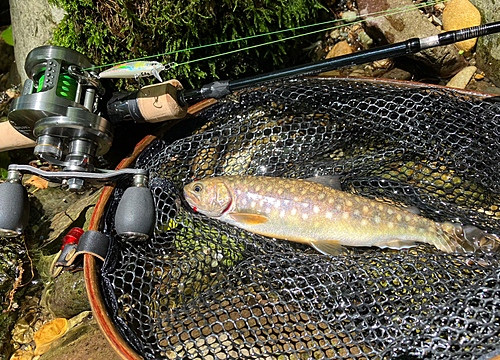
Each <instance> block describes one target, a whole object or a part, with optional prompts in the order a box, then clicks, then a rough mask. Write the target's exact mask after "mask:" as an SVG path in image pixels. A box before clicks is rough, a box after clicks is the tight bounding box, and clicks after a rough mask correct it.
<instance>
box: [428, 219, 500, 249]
mask: <svg viewBox="0 0 500 360" xmlns="http://www.w3.org/2000/svg"><path fill="white" fill-rule="evenodd" d="M437 230H438V232H437V235H438V236H437V239H438V241H437V242H436V243H434V245H435V246H436V247H437V248H438V249H440V250H442V251H445V252H448V253H452V252H458V253H466V252H493V251H498V250H499V249H500V238H499V237H498V236H497V235H495V234H489V233H487V232H485V231H482V230H480V229H478V228H477V227H475V226H470V225H467V226H461V225H459V224H453V223H450V222H445V223H441V224H438V229H437Z"/></svg>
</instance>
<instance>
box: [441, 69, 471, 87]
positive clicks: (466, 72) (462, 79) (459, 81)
mask: <svg viewBox="0 0 500 360" xmlns="http://www.w3.org/2000/svg"><path fill="white" fill-rule="evenodd" d="M476 70H477V68H476V67H475V66H468V67H466V68H465V69H462V70H461V71H460V72H459V73H458V74H456V75H455V76H453V77H452V78H451V80H450V81H449V82H448V83H447V84H446V86H448V87H452V88H457V89H465V87H466V86H467V84H468V83H469V81H470V79H471V78H472V76H473V75H474V74H475V73H476Z"/></svg>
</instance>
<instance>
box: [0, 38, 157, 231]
mask: <svg viewBox="0 0 500 360" xmlns="http://www.w3.org/2000/svg"><path fill="white" fill-rule="evenodd" d="M93 67H94V65H93V64H91V63H90V61H89V60H88V59H87V57H85V56H84V55H82V54H80V53H78V52H76V51H74V50H71V49H67V48H63V47H59V46H42V47H39V48H36V49H34V50H32V51H31V52H30V53H29V54H28V56H27V58H26V63H25V70H26V73H27V75H28V77H29V79H28V80H26V81H25V83H24V87H23V90H22V94H21V96H20V97H19V98H17V99H15V100H14V101H13V103H12V105H11V109H10V112H9V116H8V118H9V121H10V123H11V124H12V126H13V127H14V128H15V129H16V130H17V131H19V132H20V133H21V134H23V135H25V136H27V137H29V138H31V139H33V140H36V146H35V149H34V153H35V155H37V156H38V157H40V158H41V159H43V160H45V161H47V162H49V163H50V164H52V165H56V166H59V167H61V168H62V171H59V172H48V171H43V170H40V169H37V168H35V167H32V166H28V165H15V164H13V165H10V166H9V173H8V179H7V181H6V182H5V183H3V184H0V236H17V235H18V234H20V233H21V232H22V231H23V228H24V227H25V225H26V223H27V221H28V215H29V210H28V197H27V193H26V189H24V187H23V186H22V184H21V172H27V173H32V174H35V175H37V176H39V177H41V178H44V179H46V180H48V181H51V182H59V183H62V184H65V185H67V186H68V188H69V189H70V190H73V191H78V190H80V189H82V188H83V186H84V185H85V183H86V182H87V183H106V182H110V181H116V180H118V179H119V178H122V177H124V176H133V177H134V186H133V187H131V188H129V189H128V190H127V191H126V193H125V194H124V197H123V206H120V207H119V209H118V210H120V211H119V212H118V211H117V213H116V214H117V226H116V229H117V232H118V234H119V235H121V236H122V237H126V238H127V239H130V238H133V239H145V238H147V237H148V236H149V234H150V233H151V231H152V228H153V223H152V221H153V219H154V203H153V198H152V195H151V193H150V191H149V189H148V188H147V172H146V171H145V170H142V169H123V170H117V171H109V170H100V169H97V168H95V167H94V160H95V158H96V157H97V156H101V155H104V154H105V153H107V152H108V150H109V148H110V146H111V143H112V141H113V126H112V124H111V122H109V121H108V120H106V119H105V118H103V117H102V116H101V112H100V110H99V102H100V101H101V99H102V96H103V95H104V89H103V88H102V86H101V84H100V82H99V80H98V78H97V75H96V73H95V72H93V71H92V70H90V71H89V70H87V69H91V68H93ZM129 190H130V191H129ZM137 206H139V208H138V207H137ZM131 209H135V211H132V210H131Z"/></svg>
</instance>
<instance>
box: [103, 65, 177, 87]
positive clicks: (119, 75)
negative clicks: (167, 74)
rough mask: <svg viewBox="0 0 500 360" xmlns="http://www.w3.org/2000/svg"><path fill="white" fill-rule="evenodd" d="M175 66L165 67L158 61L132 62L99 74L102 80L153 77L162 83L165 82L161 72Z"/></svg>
mask: <svg viewBox="0 0 500 360" xmlns="http://www.w3.org/2000/svg"><path fill="white" fill-rule="evenodd" d="M172 66H173V64H167V65H164V64H162V63H160V62H158V61H131V62H128V63H124V64H120V65H116V66H113V67H112V68H111V69H108V70H105V71H103V72H101V73H100V74H99V78H101V79H125V78H127V79H128V78H135V79H138V78H140V77H146V76H151V75H153V76H154V77H155V78H157V79H158V80H159V81H160V82H163V80H162V78H161V76H160V72H161V71H163V70H167V69H170V68H171V67H172Z"/></svg>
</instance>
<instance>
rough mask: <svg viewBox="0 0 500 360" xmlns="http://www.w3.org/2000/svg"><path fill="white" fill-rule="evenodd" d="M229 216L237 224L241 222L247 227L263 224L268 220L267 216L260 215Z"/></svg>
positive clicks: (238, 214)
mask: <svg viewBox="0 0 500 360" xmlns="http://www.w3.org/2000/svg"><path fill="white" fill-rule="evenodd" d="M229 216H230V217H231V218H232V219H233V220H234V221H238V222H241V223H244V224H247V225H258V224H264V223H266V222H267V221H268V220H269V219H268V218H267V216H264V215H260V214H247V213H233V214H229Z"/></svg>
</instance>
